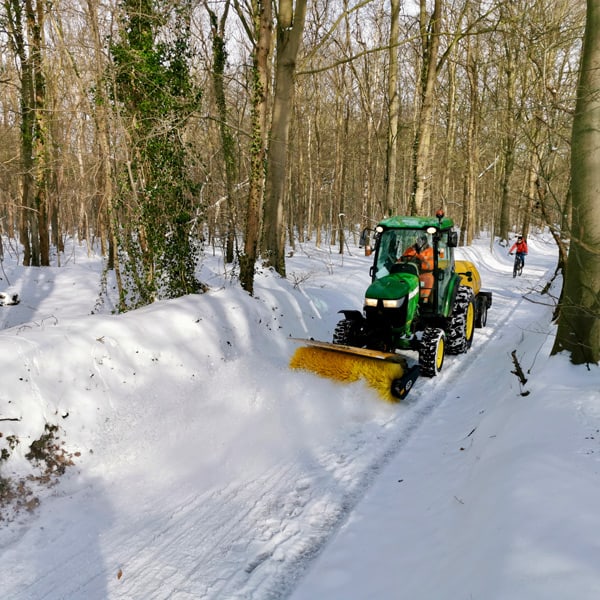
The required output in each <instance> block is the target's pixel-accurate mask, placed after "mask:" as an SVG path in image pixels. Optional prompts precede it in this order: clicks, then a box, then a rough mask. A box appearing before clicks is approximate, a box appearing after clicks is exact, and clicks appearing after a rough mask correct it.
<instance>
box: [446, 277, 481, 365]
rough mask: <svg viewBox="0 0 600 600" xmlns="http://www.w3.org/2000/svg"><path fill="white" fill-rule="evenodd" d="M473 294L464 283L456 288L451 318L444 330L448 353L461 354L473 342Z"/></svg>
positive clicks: (474, 311)
mask: <svg viewBox="0 0 600 600" xmlns="http://www.w3.org/2000/svg"><path fill="white" fill-rule="evenodd" d="M475 313H476V310H475V296H474V295H473V290H472V289H471V288H470V287H468V286H465V285H461V286H460V287H459V288H458V292H457V294H456V299H455V300H454V308H453V310H452V318H451V319H450V324H449V325H448V329H447V330H446V337H447V338H448V343H447V348H446V352H447V353H448V354H462V353H463V352H466V351H467V350H468V349H469V348H470V347H471V344H472V343H473V334H474V332H475Z"/></svg>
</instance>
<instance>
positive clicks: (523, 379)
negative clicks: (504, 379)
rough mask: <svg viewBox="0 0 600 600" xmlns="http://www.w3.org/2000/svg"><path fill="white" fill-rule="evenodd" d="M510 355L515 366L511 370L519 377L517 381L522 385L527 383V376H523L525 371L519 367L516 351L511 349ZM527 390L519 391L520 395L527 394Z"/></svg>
mask: <svg viewBox="0 0 600 600" xmlns="http://www.w3.org/2000/svg"><path fill="white" fill-rule="evenodd" d="M510 355H511V356H512V361H513V365H514V366H515V370H514V371H511V373H512V374H513V375H516V376H517V377H518V378H519V383H520V384H521V385H522V386H524V385H525V384H526V383H527V377H525V373H524V372H523V369H522V368H521V365H520V363H519V359H518V358H517V351H516V350H513V351H512V352H511V353H510ZM528 395H529V392H521V396H528Z"/></svg>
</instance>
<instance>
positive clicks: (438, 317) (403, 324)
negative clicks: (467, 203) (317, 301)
mask: <svg viewBox="0 0 600 600" xmlns="http://www.w3.org/2000/svg"><path fill="white" fill-rule="evenodd" d="M368 232H370V233H373V230H366V231H365V232H363V241H364V242H365V244H364V245H365V248H366V252H367V255H369V254H374V262H373V266H372V267H371V271H370V273H371V277H372V282H371V284H370V285H369V287H368V288H367V291H366V293H365V301H364V307H363V311H362V312H361V311H358V310H341V311H340V313H343V315H344V318H343V319H342V320H341V321H340V322H339V323H338V324H337V326H336V328H335V331H334V334H333V344H334V345H340V346H344V347H347V348H348V347H349V348H354V349H359V348H362V349H365V350H369V351H379V352H384V353H392V354H395V353H397V352H398V351H400V353H401V351H402V350H414V351H416V352H418V357H419V358H418V366H417V368H416V369H413V370H412V371H411V373H410V374H409V375H408V379H409V380H410V381H409V382H408V383H409V387H410V386H411V385H412V381H414V379H416V377H417V376H418V375H419V374H420V375H424V376H426V377H433V376H435V375H437V374H438V372H439V371H440V369H441V368H442V365H443V363H444V356H445V355H446V354H461V353H463V352H466V351H467V350H468V349H469V348H470V346H471V343H472V341H473V333H474V329H475V327H484V326H485V324H486V321H487V311H488V308H489V307H490V306H491V305H492V294H491V292H484V291H481V289H480V288H481V280H480V277H479V273H478V271H477V269H476V268H475V266H474V265H473V264H472V263H470V262H466V261H455V260H454V248H456V246H457V245H458V234H457V232H456V231H455V230H454V223H453V221H452V220H451V219H449V218H447V217H445V216H444V214H443V212H442V211H438V213H437V215H436V217H401V216H398V217H391V218H388V219H385V220H383V221H381V222H380V223H379V225H378V226H377V228H376V229H375V231H374V236H373V238H374V247H373V248H370V246H369V245H368V244H367V243H366V242H367V239H366V238H367V237H368ZM340 350H341V348H340ZM405 383H406V382H399V384H400V385H404V384H405ZM404 393H406V392H404Z"/></svg>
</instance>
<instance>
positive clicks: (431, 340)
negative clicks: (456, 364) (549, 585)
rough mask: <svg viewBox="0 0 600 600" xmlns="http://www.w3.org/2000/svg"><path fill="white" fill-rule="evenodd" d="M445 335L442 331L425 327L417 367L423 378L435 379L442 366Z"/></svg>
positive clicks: (444, 351)
mask: <svg viewBox="0 0 600 600" xmlns="http://www.w3.org/2000/svg"><path fill="white" fill-rule="evenodd" d="M445 353H446V334H445V333H444V330H443V329H438V328H437V327H427V328H426V329H425V331H424V332H423V337H422V338H421V348H420V350H419V367H420V369H421V375H423V376H424V377H435V376H436V375H437V374H438V373H439V372H440V371H441V370H442V366H443V365H444V355H445Z"/></svg>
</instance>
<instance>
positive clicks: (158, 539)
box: [0, 236, 600, 600]
mask: <svg viewBox="0 0 600 600" xmlns="http://www.w3.org/2000/svg"><path fill="white" fill-rule="evenodd" d="M487 246H489V241H488V242H487V245H486V242H481V243H477V244H475V245H474V246H473V247H470V248H467V249H462V250H461V253H462V254H463V256H464V257H465V258H467V259H469V260H472V261H473V262H475V263H476V264H477V265H478V266H479V268H480V271H481V275H482V280H483V284H484V287H485V289H489V290H491V291H492V292H493V294H494V304H493V306H492V309H491V310H490V312H489V317H488V326H487V327H486V328H485V329H483V330H477V331H476V337H475V341H474V344H473V348H472V350H471V351H470V354H468V355H466V356H461V357H450V358H448V360H447V361H446V364H445V366H444V371H443V373H442V374H441V375H440V376H439V377H437V378H435V379H433V380H426V379H421V380H419V381H418V383H417V385H416V386H415V388H414V389H413V391H411V394H410V395H409V397H408V398H407V399H406V401H404V402H402V403H400V404H396V405H391V404H387V403H384V402H382V401H381V400H380V399H379V398H377V397H376V395H375V393H374V392H373V391H372V390H370V389H368V388H367V387H366V386H364V385H363V384H361V383H358V384H352V385H340V384H337V383H335V382H331V381H328V380H324V379H320V378H317V377H315V376H314V375H311V374H309V373H300V372H293V371H290V370H289V369H288V367H287V363H288V360H289V358H290V356H291V354H292V353H293V350H294V348H295V345H294V343H293V342H291V341H290V340H289V339H288V338H289V337H307V336H311V337H314V338H317V339H325V340H329V339H331V334H332V331H333V328H334V326H335V323H336V322H337V320H338V315H337V311H338V310H339V309H340V308H359V307H360V306H361V303H362V295H363V293H364V290H365V288H366V285H367V284H368V267H369V259H366V258H365V257H363V256H360V254H359V252H360V251H359V250H358V249H352V255H345V256H339V255H337V254H332V253H329V252H324V251H322V250H318V249H315V248H314V247H312V246H310V245H307V246H304V247H299V248H297V249H296V252H295V254H294V257H292V258H290V259H288V273H289V277H288V280H287V281H285V280H282V279H280V278H279V277H277V276H275V275H274V274H273V273H272V272H270V271H264V272H262V273H259V274H258V275H257V281H256V296H255V297H254V298H250V297H248V296H247V295H246V294H244V293H243V292H241V291H240V290H239V289H238V287H237V286H236V285H235V283H232V282H231V280H230V278H229V275H228V274H227V273H226V269H225V267H224V265H223V264H222V263H221V262H220V259H219V256H218V255H217V256H214V257H212V256H207V257H206V259H205V261H204V264H203V265H202V273H201V278H202V280H203V281H205V282H206V283H208V284H209V285H210V286H211V291H210V292H209V293H207V294H204V295H201V296H188V297H185V298H180V299H177V300H172V301H168V302H159V303H156V304H155V305H153V306H150V307H147V308H144V309H141V310H137V311H133V312H130V313H127V314H124V315H118V316H115V315H111V314H110V311H111V308H112V306H111V303H110V301H109V299H106V298H105V299H104V302H103V303H100V302H98V283H97V282H98V281H99V275H100V271H101V262H100V261H99V260H98V259H94V258H93V257H92V258H89V259H88V258H87V257H82V256H78V257H77V260H73V261H72V262H71V263H70V264H68V265H66V266H63V267H61V268H49V269H42V270H37V271H35V270H29V269H23V268H22V267H17V266H10V265H8V264H5V265H4V267H5V269H6V273H7V275H8V280H9V281H10V283H11V285H10V291H16V292H19V293H20V294H21V296H22V298H23V302H22V304H21V305H19V306H16V307H5V308H3V309H0V318H1V319H2V321H1V324H2V325H3V326H4V330H3V331H2V332H1V333H0V355H1V356H2V360H3V361H4V362H3V364H5V365H10V368H6V369H3V370H2V372H1V373H0V390H2V392H1V394H0V418H2V417H4V418H6V417H11V418H18V419H20V420H19V421H5V422H0V432H2V433H3V438H2V439H4V440H6V438H7V437H8V436H11V435H14V436H17V437H18V438H19V440H20V442H19V444H18V445H17V447H16V448H15V450H14V451H13V452H12V453H11V456H10V458H9V459H8V460H6V461H4V462H3V463H0V466H1V467H2V470H1V471H0V474H1V475H2V476H3V477H6V476H9V475H11V476H13V477H26V476H27V475H31V474H36V473H37V472H36V469H35V467H32V465H31V463H30V461H27V460H26V459H25V454H26V453H27V451H28V449H29V445H30V444H31V443H32V442H33V441H34V440H35V439H37V438H38V436H39V435H41V434H42V433H43V432H44V426H45V424H46V423H52V424H53V425H57V426H58V427H59V429H58V430H57V436H58V439H59V440H60V442H59V443H60V444H61V448H64V452H66V453H67V454H68V455H69V456H71V457H72V459H73V462H74V465H73V466H71V467H68V468H67V470H66V474H65V475H64V476H63V477H62V478H61V479H60V481H59V483H58V484H57V485H55V486H53V487H51V488H48V487H45V486H41V485H36V484H33V483H32V484H30V485H31V486H32V494H33V495H35V497H36V498H37V499H39V502H40V505H39V507H37V508H36V509H35V510H34V511H33V512H32V513H29V512H27V511H25V510H21V511H20V512H18V513H15V512H14V510H7V509H6V508H5V509H3V513H2V516H3V519H4V521H3V522H2V524H1V525H0V552H1V555H2V563H3V568H2V575H1V576H0V577H1V580H2V581H1V585H2V590H3V595H4V596H5V597H7V598H11V599H13V598H14V599H16V600H24V599H36V600H37V599H42V598H43V599H52V600H54V599H58V598H81V599H84V598H85V599H96V598H97V599H105V598H127V599H129V598H131V599H138V598H174V599H178V600H179V599H182V600H183V599H192V598H194V599H215V600H217V599H218V600H221V599H230V598H231V599H242V598H244V599H245V598H255V599H266V598H286V597H288V596H290V594H294V595H293V597H294V598H317V597H321V598H344V599H345V600H349V599H351V598H365V600H366V598H374V597H379V598H391V597H398V593H399V592H398V591H399V590H402V595H401V597H411V598H420V599H431V600H434V599H436V600H439V598H452V599H455V598H461V597H465V598H469V597H471V596H470V595H469V594H472V597H474V598H475V597H484V598H486V600H489V599H491V598H498V599H500V598H506V597H511V599H513V598H524V599H525V598H527V599H528V600H529V599H531V598H557V599H558V598H564V597H565V596H564V594H561V592H562V591H563V589H566V588H564V587H561V586H562V585H563V582H564V586H567V585H568V586H569V588H568V589H569V590H570V591H571V593H570V594H569V597H577V598H578V599H581V598H590V599H591V598H592V597H594V598H595V597H597V593H596V592H598V591H599V590H600V583H599V582H600V576H599V575H598V574H596V573H595V571H594V569H593V568H592V566H593V565H595V564H598V560H597V559H598V558H600V556H599V554H598V552H599V548H598V542H597V541H596V539H595V536H594V535H593V534H592V532H593V531H597V526H598V525H599V523H598V517H597V516H596V513H597V510H596V509H595V507H597V505H598V500H599V498H598V492H597V490H598V489H599V486H598V468H599V466H600V461H599V458H600V445H599V444H600V434H599V433H597V432H598V430H599V429H600V409H598V408H597V407H598V406H600V402H598V401H599V400H600V392H599V391H598V390H600V378H599V376H598V369H597V367H594V368H593V369H592V371H591V372H586V373H585V374H583V373H582V370H583V368H575V367H572V366H570V365H568V363H567V362H566V361H565V360H564V359H562V358H555V359H551V360H550V359H548V353H549V348H550V346H551V341H552V335H553V331H554V329H553V326H552V325H551V324H550V314H551V306H548V304H549V303H550V302H549V298H548V297H547V296H540V295H539V292H540V290H541V289H542V288H543V287H544V286H545V285H546V283H547V281H548V279H549V277H550V275H551V274H552V273H553V269H554V264H555V261H556V259H555V252H554V250H553V247H552V245H551V242H550V241H549V240H548V239H545V238H544V237H543V236H540V237H539V238H538V239H537V240H531V244H530V246H531V252H530V256H529V260H528V262H527V265H526V268H525V271H524V274H523V277H522V278H520V279H518V280H513V278H512V260H511V258H510V257H507V256H506V255H505V251H504V250H502V249H501V248H496V247H495V248H494V249H493V251H490V250H489V247H487ZM74 256H75V255H74ZM3 291H4V290H3ZM7 291H9V290H8V288H7ZM91 313H95V314H91ZM513 350H516V351H517V356H518V358H519V361H520V363H521V365H522V366H523V368H524V370H525V371H526V373H527V376H528V382H527V383H526V384H525V386H522V385H521V384H519V382H518V380H517V378H516V377H515V376H514V375H513V374H511V372H510V371H511V369H512V367H513V365H512V359H511V352H512V351H513ZM527 392H528V395H523V394H525V393H527ZM2 439H0V443H1V441H2ZM38 470H39V469H38ZM574 506H576V507H577V508H576V509H574ZM567 509H569V510H567ZM565 516H567V517H568V518H565ZM315 557H316V561H315V560H314V559H315ZM432 574H433V575H432ZM552 581H554V582H555V584H554V585H552ZM558 581H560V582H561V584H560V585H559V584H557V583H556V582H558ZM467 584H468V585H467ZM405 592H406V595H405ZM525 592H528V593H529V595H528V594H527V593H525ZM592 592H594V593H595V595H592Z"/></svg>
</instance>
